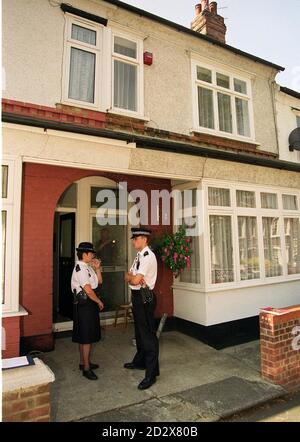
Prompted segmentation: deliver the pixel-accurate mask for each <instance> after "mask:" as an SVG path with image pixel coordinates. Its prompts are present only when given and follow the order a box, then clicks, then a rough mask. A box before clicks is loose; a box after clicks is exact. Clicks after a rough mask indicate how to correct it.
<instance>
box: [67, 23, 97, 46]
mask: <svg viewBox="0 0 300 442" xmlns="http://www.w3.org/2000/svg"><path fill="white" fill-rule="evenodd" d="M72 38H73V40H78V41H82V42H83V43H88V44H90V45H96V32H95V31H92V30H91V29H87V28H83V27H82V26H77V25H72Z"/></svg>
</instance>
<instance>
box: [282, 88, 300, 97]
mask: <svg viewBox="0 0 300 442" xmlns="http://www.w3.org/2000/svg"><path fill="white" fill-rule="evenodd" d="M280 91H281V92H283V93H285V94H287V95H290V96H291V97H294V98H298V99H299V100H300V92H297V91H294V90H293V89H289V88H288V87H284V86H280Z"/></svg>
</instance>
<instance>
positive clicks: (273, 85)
mask: <svg viewBox="0 0 300 442" xmlns="http://www.w3.org/2000/svg"><path fill="white" fill-rule="evenodd" d="M269 85H270V89H271V97H272V108H273V117H274V124H275V132H276V144H277V152H278V157H279V159H280V146H279V132H278V124H277V107H276V88H277V83H276V81H275V79H274V80H269Z"/></svg>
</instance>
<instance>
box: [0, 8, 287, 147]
mask: <svg viewBox="0 0 300 442" xmlns="http://www.w3.org/2000/svg"><path fill="white" fill-rule="evenodd" d="M52 4H54V3H53V2H52ZM72 6H74V7H77V8H80V9H83V10H85V11H88V12H91V13H93V14H96V15H100V16H102V17H105V18H108V20H109V21H108V27H111V26H113V27H117V28H120V27H121V28H120V29H122V31H124V30H125V31H126V32H128V33H129V34H131V33H132V35H136V33H138V35H139V37H140V38H141V39H142V40H143V42H144V51H149V52H152V53H153V58H154V63H153V65H152V66H144V69H143V71H144V72H143V73H144V96H143V99H144V103H145V104H144V116H145V117H146V118H149V120H150V121H149V122H148V126H150V127H155V128H160V129H163V130H168V131H172V132H177V133H182V134H190V133H191V132H190V131H191V129H192V127H193V106H192V90H193V88H192V76H191V57H192V55H191V54H192V53H195V54H198V55H199V56H201V57H204V58H205V59H206V60H207V63H210V64H214V63H218V64H220V65H221V66H223V67H224V69H227V70H228V69H235V70H237V71H238V72H240V74H241V75H242V76H243V75H245V76H247V77H248V78H250V79H251V86H252V94H253V95H252V96H253V114H254V128H255V141H256V142H257V143H258V144H259V145H260V148H261V149H263V150H266V151H270V152H275V153H276V152H277V150H278V148H277V140H276V132H275V122H274V111H273V105H274V103H273V83H272V82H273V80H274V78H275V75H276V73H277V71H276V70H275V69H274V68H272V67H268V66H266V65H263V64H260V63H257V62H255V61H254V60H251V59H249V58H246V57H243V56H240V55H237V54H235V53H233V52H231V51H228V50H226V49H223V48H222V47H219V46H216V45H213V44H211V43H209V42H207V41H205V40H204V39H203V40H202V39H198V38H194V37H193V36H190V35H188V34H184V33H182V32H181V33H179V32H178V31H176V30H175V29H172V28H170V27H168V26H166V25H163V24H160V23H158V22H154V21H152V20H150V19H148V18H145V17H139V16H137V15H135V14H133V13H131V12H129V11H125V10H123V9H121V8H116V7H114V6H111V5H109V4H108V3H105V2H103V1H101V0H73V1H72ZM192 18H193V11H192V10H191V20H192ZM64 28H65V14H64V13H63V12H62V11H61V9H60V7H59V6H56V7H55V6H51V5H50V2H49V1H48V0H26V2H24V1H23V0H4V1H3V68H4V70H5V77H6V85H5V90H4V92H3V97H4V98H7V99H13V100H18V101H24V102H29V103H34V104H40V105H44V106H50V107H54V106H55V104H56V103H60V102H62V95H63V91H62V84H63V78H62V73H63V60H64ZM262 103H263V105H262Z"/></svg>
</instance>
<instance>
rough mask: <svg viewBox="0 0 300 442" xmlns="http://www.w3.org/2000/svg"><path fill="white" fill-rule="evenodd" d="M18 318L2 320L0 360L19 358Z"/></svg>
mask: <svg viewBox="0 0 300 442" xmlns="http://www.w3.org/2000/svg"><path fill="white" fill-rule="evenodd" d="M19 352H20V317H19V316H17V317H13V318H3V319H2V358H13V357H16V356H19Z"/></svg>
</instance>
